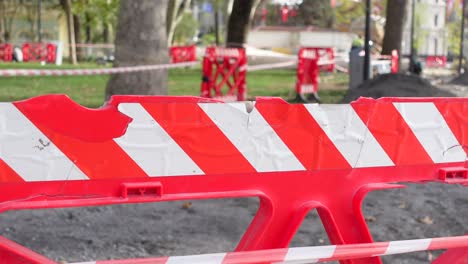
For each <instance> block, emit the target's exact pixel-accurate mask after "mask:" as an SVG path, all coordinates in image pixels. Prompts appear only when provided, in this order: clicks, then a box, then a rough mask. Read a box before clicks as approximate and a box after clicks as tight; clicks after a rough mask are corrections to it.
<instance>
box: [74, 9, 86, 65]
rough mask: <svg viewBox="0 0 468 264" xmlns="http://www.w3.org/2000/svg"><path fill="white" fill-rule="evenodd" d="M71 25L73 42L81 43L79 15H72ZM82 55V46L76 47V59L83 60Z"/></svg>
mask: <svg viewBox="0 0 468 264" xmlns="http://www.w3.org/2000/svg"><path fill="white" fill-rule="evenodd" d="M73 25H74V29H75V42H76V43H82V42H81V21H80V17H79V16H77V15H73ZM83 55H84V49H83V48H82V47H77V48H76V56H77V58H78V60H83Z"/></svg>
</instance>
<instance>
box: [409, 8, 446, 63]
mask: <svg viewBox="0 0 468 264" xmlns="http://www.w3.org/2000/svg"><path fill="white" fill-rule="evenodd" d="M412 1H415V3H414V4H415V12H414V13H415V20H414V39H413V41H414V46H415V48H416V52H417V54H418V55H419V56H423V57H424V56H446V55H447V48H448V43H447V31H446V29H445V21H446V20H445V14H446V1H445V0H410V1H408V7H407V14H406V19H405V26H404V31H403V41H402V53H403V55H409V54H410V51H411V49H410V45H411V41H410V40H411V15H412V13H413V12H412V10H411V7H412V6H411V4H412V3H411V2H412Z"/></svg>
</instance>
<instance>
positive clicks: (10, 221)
mask: <svg viewBox="0 0 468 264" xmlns="http://www.w3.org/2000/svg"><path fill="white" fill-rule="evenodd" d="M452 75H453V72H451V71H448V73H447V71H445V70H440V71H427V72H426V73H425V77H426V78H427V79H428V80H429V81H430V82H431V83H432V84H433V85H435V86H437V87H438V88H440V89H442V90H444V91H448V92H450V93H453V94H455V95H456V96H468V84H465V85H462V84H456V85H455V84H450V82H449V80H450V79H451V78H452V77H453V76H452ZM409 85H411V84H409ZM343 88H345V87H343ZM334 89H336V87H335V88H334ZM388 89H392V87H389V88H388ZM388 92H389V93H390V94H389V95H388V96H392V95H391V94H392V93H391V91H388ZM393 96H398V94H394V95H393ZM467 194H468V189H467V188H464V187H462V186H459V185H444V184H437V183H428V184H408V188H406V189H395V190H388V191H378V192H374V193H370V194H369V195H368V197H367V198H366V199H365V201H364V203H363V211H364V214H365V216H366V221H367V223H368V225H369V228H370V230H371V233H372V235H373V238H374V240H375V241H389V240H401V239H416V238H426V237H441V236H450V235H463V234H466V233H468V225H467V224H466V219H468V206H467V205H468V195H467ZM257 208H258V200H257V199H255V198H246V199H226V200H224V199H223V200H207V201H200V200H197V201H185V202H183V201H177V202H164V203H151V204H131V205H114V206H102V207H86V208H67V209H51V210H34V211H29V210H25V211H10V212H5V213H2V214H0V222H1V223H2V227H1V233H2V235H3V236H5V237H7V238H10V239H12V240H14V241H16V242H18V243H20V244H22V245H24V246H26V247H28V248H31V249H32V250H34V251H37V252H39V253H41V254H44V255H46V256H48V257H50V258H52V259H54V260H57V261H67V262H78V261H91V260H97V259H109V258H115V259H119V258H133V257H150V256H167V255H186V254H199V253H216V252H225V251H231V250H234V249H235V246H236V244H237V242H238V241H239V239H240V238H241V236H242V234H243V232H244V231H245V229H246V227H247V226H248V225H249V223H250V221H251V220H252V218H253V216H254V215H255V212H256V210H257ZM329 243H330V242H329V240H328V238H327V235H326V233H325V231H324V229H323V226H322V224H321V222H320V218H319V217H318V215H317V213H316V212H315V211H312V212H311V213H310V214H309V215H308V216H307V218H306V219H305V220H304V223H303V224H302V226H301V228H300V230H299V231H298V232H297V234H296V236H295V237H294V240H293V241H292V243H291V245H290V246H312V245H326V244H329ZM440 253H441V252H419V253H412V254H405V255H395V256H389V257H384V258H383V260H384V263H408V264H410V263H411V264H423V263H430V261H431V260H432V259H434V258H435V257H436V256H437V255H438V254H440Z"/></svg>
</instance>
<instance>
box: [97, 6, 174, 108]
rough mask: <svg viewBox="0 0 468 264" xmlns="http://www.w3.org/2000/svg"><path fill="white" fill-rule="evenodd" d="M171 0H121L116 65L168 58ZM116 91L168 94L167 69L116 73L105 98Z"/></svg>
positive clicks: (145, 63) (158, 60)
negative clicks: (168, 5) (168, 11)
mask: <svg viewBox="0 0 468 264" xmlns="http://www.w3.org/2000/svg"><path fill="white" fill-rule="evenodd" d="M167 3H168V0H158V1H154V0H138V1H134V0H121V1H120V13H119V19H118V24H117V35H116V38H115V62H114V67H122V66H135V65H152V64H162V63H167V62H168V51H167V41H166V8H167ZM114 94H141V95H167V70H154V71H143V72H134V73H122V74H114V75H112V76H111V78H110V80H109V82H108V83H107V87H106V100H108V99H109V97H110V96H112V95H114Z"/></svg>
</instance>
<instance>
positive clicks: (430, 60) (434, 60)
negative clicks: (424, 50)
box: [426, 56, 447, 68]
mask: <svg viewBox="0 0 468 264" xmlns="http://www.w3.org/2000/svg"><path fill="white" fill-rule="evenodd" d="M446 65H447V57H446V56H427V57H426V67H434V68H435V67H445V66H446Z"/></svg>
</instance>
